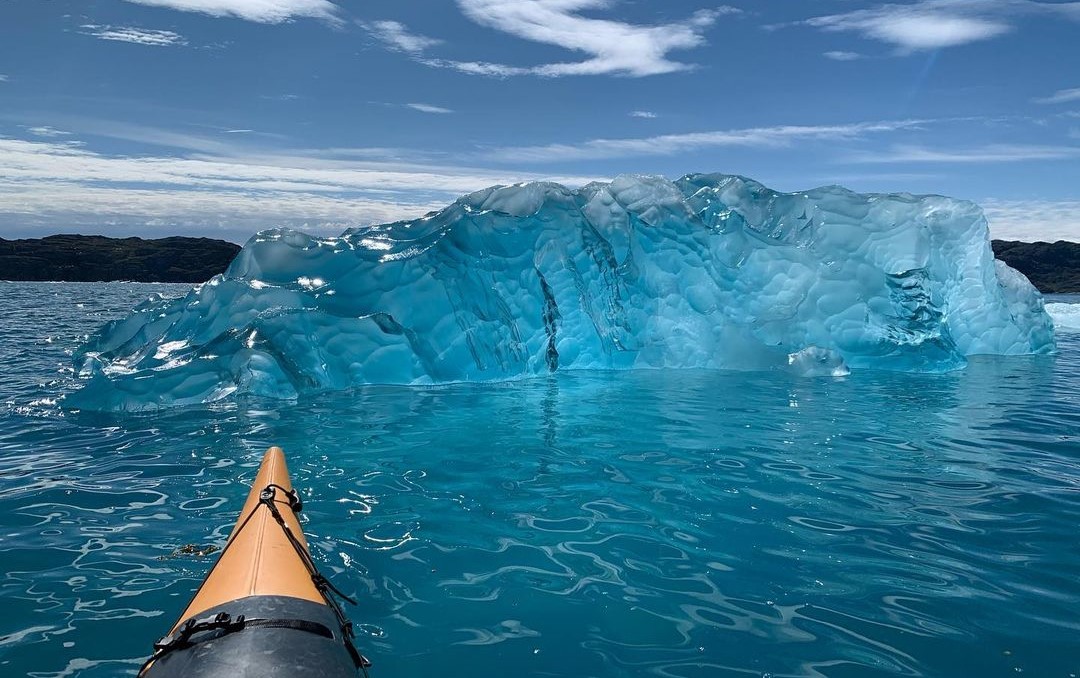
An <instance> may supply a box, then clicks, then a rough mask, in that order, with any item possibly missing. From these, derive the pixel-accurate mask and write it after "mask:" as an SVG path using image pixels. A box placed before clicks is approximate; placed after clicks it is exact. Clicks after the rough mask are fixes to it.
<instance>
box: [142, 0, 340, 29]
mask: <svg viewBox="0 0 1080 678" xmlns="http://www.w3.org/2000/svg"><path fill="white" fill-rule="evenodd" d="M127 2H132V3H135V4H138V5H150V6H154V7H168V8H170V9H178V10H181V11H184V12H199V13H202V14H209V15H210V16H216V17H228V16H231V17H236V18H239V19H246V20H248V21H255V22H258V23H264V24H279V23H283V22H285V21H290V20H292V19H295V18H313V19H323V20H325V21H330V22H332V23H337V22H338V18H337V14H338V7H337V5H335V4H334V3H332V2H329V1H328V0H127Z"/></svg>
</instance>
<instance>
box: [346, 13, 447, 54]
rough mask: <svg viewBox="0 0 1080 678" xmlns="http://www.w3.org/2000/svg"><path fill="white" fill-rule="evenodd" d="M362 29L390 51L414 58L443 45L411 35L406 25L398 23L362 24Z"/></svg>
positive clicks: (436, 41) (432, 39) (426, 38)
mask: <svg viewBox="0 0 1080 678" xmlns="http://www.w3.org/2000/svg"><path fill="white" fill-rule="evenodd" d="M360 27H361V28H363V29H365V30H367V32H368V33H370V34H371V35H372V37H374V38H376V39H378V40H379V41H380V42H382V43H383V44H384V45H386V46H387V47H389V48H390V49H392V50H395V51H398V52H404V53H406V54H411V55H413V56H419V55H421V54H423V53H424V51H425V50H427V49H428V48H429V47H434V46H435V45H439V44H442V40H436V39H435V38H429V37H427V36H424V35H417V34H415V33H410V32H409V29H408V28H406V27H405V25H404V24H402V23H400V22H397V21H371V22H360Z"/></svg>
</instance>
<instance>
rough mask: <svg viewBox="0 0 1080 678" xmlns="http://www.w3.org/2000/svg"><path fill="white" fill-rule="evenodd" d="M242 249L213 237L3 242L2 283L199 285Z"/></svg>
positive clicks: (0, 240)
mask: <svg viewBox="0 0 1080 678" xmlns="http://www.w3.org/2000/svg"><path fill="white" fill-rule="evenodd" d="M239 251H240V246H239V245H235V244H233V243H231V242H225V241H223V240H213V239H211V238H184V237H172V238H160V239H156V240H143V239H142V238H106V237H105V236H101V235H50V236H48V237H46V238H40V239H27V240H5V239H3V238H0V280H63V281H69V282H96V281H108V280H132V281H138V282H177V283H198V282H204V281H206V280H208V279H210V278H211V277H213V276H214V275H217V274H218V273H221V272H223V271H224V270H225V268H226V267H227V266H228V265H229V262H231V261H232V260H233V257H235V256H236V253H237V252H239Z"/></svg>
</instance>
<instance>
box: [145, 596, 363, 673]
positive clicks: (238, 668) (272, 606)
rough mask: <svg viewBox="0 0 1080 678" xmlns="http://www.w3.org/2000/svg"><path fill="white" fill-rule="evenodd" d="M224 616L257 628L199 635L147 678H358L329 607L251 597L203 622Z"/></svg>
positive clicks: (203, 615) (150, 670) (220, 609)
mask: <svg viewBox="0 0 1080 678" xmlns="http://www.w3.org/2000/svg"><path fill="white" fill-rule="evenodd" d="M219 613H225V614H227V615H229V617H230V619H232V620H236V619H237V616H238V615H243V616H244V617H245V619H247V620H252V621H253V623H251V624H250V625H247V626H245V625H237V628H235V629H214V630H208V631H203V632H200V633H195V634H193V635H192V636H191V638H190V641H189V643H190V645H188V646H187V647H177V648H176V649H173V650H171V651H170V652H168V653H167V654H165V655H164V656H162V657H160V658H159V659H157V660H156V661H155V662H154V663H153V664H152V665H151V666H150V667H149V668H147V670H146V671H145V672H144V673H143V674H142V676H144V678H354V677H355V676H356V674H357V670H356V665H355V663H354V662H353V659H352V657H351V656H350V654H349V652H348V651H347V650H346V647H345V639H343V638H342V637H341V625H340V624H339V622H338V620H337V618H336V617H335V616H334V613H333V611H331V609H330V608H329V607H327V606H326V605H321V604H319V603H315V602H312V601H310V600H304V599H302V598H293V597H289V596H265V595H262V596H248V597H246V598H239V599H237V600H234V601H230V602H228V603H226V604H224V605H218V606H216V607H213V608H210V609H208V610H206V611H205V612H202V613H200V614H199V618H200V619H208V618H213V617H215V616H216V615H217V614H219ZM255 620H262V623H260V621H255ZM290 621H292V622H296V623H294V624H290ZM263 624H265V625H263Z"/></svg>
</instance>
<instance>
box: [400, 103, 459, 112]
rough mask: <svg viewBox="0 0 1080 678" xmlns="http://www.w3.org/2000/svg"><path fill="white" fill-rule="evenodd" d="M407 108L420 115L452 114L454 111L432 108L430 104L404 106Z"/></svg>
mask: <svg viewBox="0 0 1080 678" xmlns="http://www.w3.org/2000/svg"><path fill="white" fill-rule="evenodd" d="M405 105H406V106H407V107H409V108H411V109H413V110H415V111H420V112H421V113H453V112H454V111H453V110H451V109H449V108H443V107H442V106H432V105H431V104H405Z"/></svg>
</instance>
